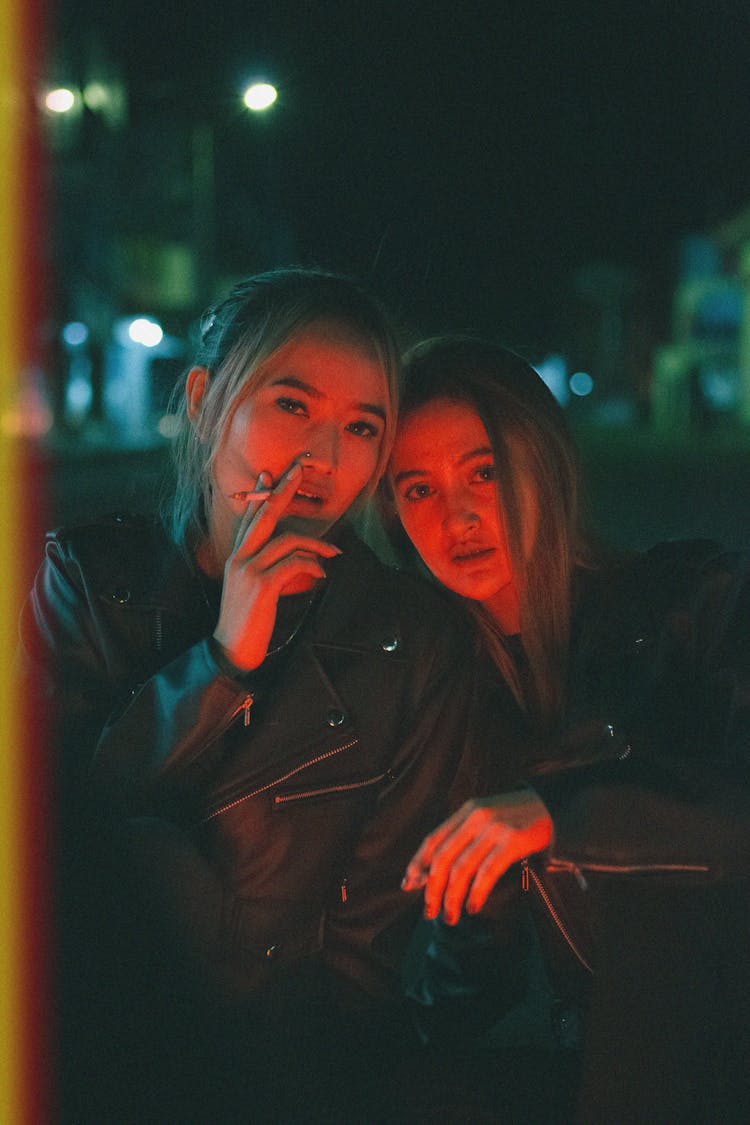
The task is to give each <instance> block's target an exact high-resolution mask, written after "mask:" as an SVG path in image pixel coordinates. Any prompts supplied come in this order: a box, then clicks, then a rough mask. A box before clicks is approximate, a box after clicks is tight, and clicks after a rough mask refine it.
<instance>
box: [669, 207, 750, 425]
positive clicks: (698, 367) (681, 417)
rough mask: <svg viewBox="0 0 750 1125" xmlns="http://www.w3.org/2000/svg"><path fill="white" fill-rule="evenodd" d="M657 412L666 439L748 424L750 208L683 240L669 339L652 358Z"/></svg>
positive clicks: (749, 385)
mask: <svg viewBox="0 0 750 1125" xmlns="http://www.w3.org/2000/svg"><path fill="white" fill-rule="evenodd" d="M652 409H653V420H654V425H655V427H656V429H657V430H659V431H660V432H662V433H665V434H668V433H673V434H685V433H687V432H688V431H689V430H690V429H691V428H701V427H707V426H712V425H715V424H716V423H717V422H720V421H721V420H723V419H726V420H730V421H731V422H732V423H737V424H739V425H740V426H743V427H750V207H749V208H747V209H746V210H744V211H742V212H741V213H740V214H739V215H737V216H735V217H734V218H733V219H732V220H730V221H728V222H727V223H725V224H723V225H722V226H720V227H718V228H716V229H715V230H713V231H711V232H708V233H702V234H693V235H689V236H686V237H685V238H684V239H683V240H682V243H681V246H680V270H679V275H678V278H677V282H676V285H675V288H674V293H673V298H672V315H671V337H670V339H669V341H668V342H667V343H665V344H663V345H661V346H660V347H659V348H657V349H656V351H655V353H654V362H653V386H652Z"/></svg>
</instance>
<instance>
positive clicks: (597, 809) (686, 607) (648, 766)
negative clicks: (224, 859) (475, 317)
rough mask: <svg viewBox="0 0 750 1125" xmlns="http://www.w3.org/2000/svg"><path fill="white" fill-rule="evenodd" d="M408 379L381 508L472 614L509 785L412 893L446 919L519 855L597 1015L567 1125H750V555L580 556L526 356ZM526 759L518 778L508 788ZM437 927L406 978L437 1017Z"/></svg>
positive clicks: (545, 400) (472, 356) (563, 445)
mask: <svg viewBox="0 0 750 1125" xmlns="http://www.w3.org/2000/svg"><path fill="white" fill-rule="evenodd" d="M406 366H407V370H406V386H405V391H404V395H403V399H402V410H401V416H400V422H399V431H398V434H397V438H396V443H395V447H394V451H393V455H392V458H391V463H390V468H389V474H388V478H387V487H386V490H385V492H386V497H385V503H386V505H387V506H388V505H390V507H391V509H392V513H393V514H394V515H397V517H398V520H399V521H400V526H401V529H402V531H405V532H406V536H407V537H408V540H410V541H411V544H412V545H413V547H414V548H416V551H417V552H418V554H419V556H420V557H421V560H422V562H423V563H424V565H425V566H426V567H427V569H428V570H429V571H430V572H431V573H432V575H433V576H434V577H435V578H436V579H437V580H438V582H439V583H441V584H442V585H444V586H445V587H447V588H448V590H450V591H452V592H453V594H455V595H457V598H458V600H459V601H460V602H461V603H462V604H463V605H464V607H465V608H466V609H468V610H469V611H470V613H471V615H472V616H473V618H474V621H475V624H476V627H477V629H478V630H479V632H480V634H481V636H482V637H483V639H484V641H485V648H486V650H487V651H488V652H489V653H490V655H491V656H492V658H493V660H494V663H495V666H496V669H497V673H498V674H497V677H496V687H497V690H498V691H499V692H500V693H501V696H502V693H503V691H504V693H505V698H504V699H502V698H501V700H500V709H499V712H498V716H499V717H498V719H497V720H494V722H495V735H496V747H495V763H496V768H497V771H498V774H497V779H496V784H495V786H494V788H493V787H492V785H490V786H489V787H487V788H485V789H484V791H483V792H480V793H477V794H476V795H475V797H474V799H472V800H471V801H469V802H467V803H466V804H465V805H464V806H462V807H461V808H460V809H459V810H458V811H457V812H456V813H454V814H453V815H452V816H451V817H450V818H449V819H447V820H446V821H445V822H444V823H442V824H441V825H440V826H438V827H436V829H435V830H434V831H433V832H432V833H430V834H429V835H428V836H427V837H426V839H425V840H424V842H423V844H422V845H421V847H420V848H419V849H418V850H417V852H416V853H415V855H414V857H413V858H412V860H411V862H410V864H409V866H408V869H407V873H406V878H405V881H404V886H405V889H406V890H407V891H417V890H421V889H422V888H423V889H424V902H425V913H426V915H427V917H428V918H433V919H437V918H438V916H439V922H438V923H436V925H437V926H438V927H439V925H444V924H445V923H448V925H452V924H456V923H457V922H459V920H461V919H464V920H465V919H466V916H467V914H468V915H471V914H475V913H477V912H481V911H482V910H483V909H484V908H485V907H486V904H487V901H488V897H489V896H490V895H491V892H493V889H494V888H496V887H501V886H502V885H503V884H504V883H505V882H507V878H508V877H513V870H514V866H513V865H517V864H518V862H519V861H522V865H521V867H520V869H518V868H517V869H516V871H517V878H518V879H519V880H521V879H522V880H523V882H524V885H526V886H527V887H529V889H530V891H531V894H530V898H531V899H532V909H533V908H534V906H535V905H538V906H540V907H541V911H540V916H539V918H538V921H539V926H540V938H541V940H542V944H543V947H544V948H545V949H546V950H547V951H548V954H549V959H550V960H549V964H550V966H551V968H552V969H553V977H554V978H555V979H553V982H552V983H553V987H555V988H557V989H558V990H559V992H560V998H561V1000H562V1001H563V1008H562V1009H561V1011H560V1015H561V1016H562V1021H561V1023H562V1027H561V1030H565V1029H566V1028H567V1032H568V1035H569V1032H570V1028H571V1021H573V1020H576V1021H577V1020H578V1018H579V1017H580V1016H581V1015H584V1018H585V1024H586V1031H585V1035H584V1040H585V1051H584V1058H583V1084H582V1092H581V1099H580V1103H579V1106H578V1115H579V1116H578V1118H577V1120H581V1121H584V1122H588V1121H591V1122H594V1121H618V1123H619V1122H624V1121H631V1120H632V1121H644V1120H650V1121H657V1120H658V1121H691V1122H704V1121H705V1122H708V1121H713V1120H722V1121H741V1120H744V1119H746V1116H747V1111H748V1104H749V1103H748V1073H749V1071H748V1067H747V1059H748V1057H750V1053H749V1051H748V1046H749V1034H750V1033H749V1030H748V1029H749V1028H750V1019H749V1018H748V1017H749V1016H750V985H749V975H748V963H749V961H750V958H748V953H750V919H749V917H748V905H749V903H750V896H749V895H748V879H747V873H748V870H750V868H749V867H748V863H749V861H750V578H749V568H748V561H747V559H746V558H740V557H738V556H736V555H732V554H730V553H727V552H724V551H722V550H721V549H720V548H719V547H718V546H717V545H715V544H712V543H709V542H704V541H701V542H692V543H669V544H661V545H660V546H658V547H656V548H655V549H654V550H652V551H651V552H648V553H646V554H636V553H625V552H619V553H614V552H612V551H609V550H605V549H603V548H602V547H601V546H599V545H597V544H596V543H595V542H594V541H593V540H592V539H591V538H590V537H587V536H586V535H585V534H584V531H583V527H582V521H581V518H580V481H579V472H578V466H577V457H576V450H575V447H574V445H573V442H572V441H571V438H570V435H569V433H568V429H567V426H566V423H565V418H564V416H563V413H562V411H561V410H560V408H559V406H558V405H557V403H556V401H555V400H554V398H553V396H552V394H551V393H550V392H549V391H548V390H547V388H546V386H545V385H544V383H543V381H542V380H541V378H540V377H539V376H538V375H537V373H536V372H535V371H534V370H533V369H532V368H531V367H530V366H529V365H527V364H526V363H525V362H523V361H522V360H521V359H520V358H519V357H518V356H516V355H514V354H512V353H510V352H508V351H506V350H504V349H502V348H500V347H497V346H495V345H492V344H489V343H484V342H481V341H476V340H469V339H457V338H452V339H451V338H448V339H437V340H433V341H431V342H427V343H425V344H423V345H421V346H419V347H418V348H417V349H415V351H414V352H413V353H412V355H411V357H410V358H409V360H408V362H407V365H406ZM397 530H398V529H397ZM402 539H403V536H402ZM402 545H403V544H402ZM514 715H515V719H514V718H513V716H514ZM487 722H489V723H492V722H493V720H492V719H491V718H490V711H489V710H488V711H487ZM509 735H510V737H509ZM519 746H521V747H522V748H523V754H524V759H525V760H524V761H523V763H522V766H521V771H522V775H523V776H524V777H525V778H526V780H527V782H528V784H525V785H522V786H513V787H511V788H510V791H507V786H505V785H504V779H503V777H504V775H505V776H507V770H508V761H509V760H512V759H513V754H514V752H515V753H516V754H517V753H518V747H519ZM504 790H506V791H504ZM539 853H541V854H539ZM535 855H537V859H536V861H535V862H532V863H531V864H529V862H528V860H529V857H530V856H531V857H533V856H535ZM509 871H510V873H511V874H510V876H508V875H506V873H508V872H509ZM436 932H437V937H436V939H435V945H436V947H437V950H438V956H437V958H436V957H435V956H434V949H433V950H432V962H431V960H430V957H426V958H425V968H424V974H425V978H426V979H425V980H422V981H420V980H419V979H417V980H412V982H411V985H412V991H413V992H414V994H415V995H417V996H420V995H421V996H425V997H426V998H427V999H428V1000H430V1001H431V1002H434V999H435V995H436V994H437V993H438V992H439V980H438V981H437V983H436V982H435V981H431V980H430V979H429V976H430V973H431V972H432V973H433V974H434V971H435V964H434V962H435V961H437V968H438V971H439V968H440V965H439V952H440V945H441V938H440V932H439V929H438V930H437V931H436ZM558 939H559V940H558ZM442 941H443V944H444V945H445V944H446V943H445V936H444V935H443V938H442ZM429 950H430V947H429V946H428V952H429ZM563 950H566V952H567V956H564V955H563ZM448 956H450V946H449V943H448ZM498 956H501V953H500V951H499V952H498ZM450 973H455V961H454V962H453V963H452V965H451V966H450V968H449V970H448V974H449V975H450ZM417 977H418V973H417ZM588 978H591V979H588ZM479 988H480V990H481V981H480V982H479ZM449 991H452V992H453V993H454V994H455V992H456V987H455V982H452V983H451V988H450V989H449ZM589 997H590V1001H589ZM586 1008H588V1011H585V1012H584V1011H582V1009H584V1010H585V1009H586ZM558 1111H559V1107H558Z"/></svg>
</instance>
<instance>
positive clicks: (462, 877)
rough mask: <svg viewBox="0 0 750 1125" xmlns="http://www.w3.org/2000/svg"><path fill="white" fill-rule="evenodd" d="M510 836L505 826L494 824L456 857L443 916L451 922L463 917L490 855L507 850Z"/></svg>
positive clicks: (444, 901) (453, 923)
mask: <svg viewBox="0 0 750 1125" xmlns="http://www.w3.org/2000/svg"><path fill="white" fill-rule="evenodd" d="M508 836H509V832H508V830H507V829H505V828H503V826H502V825H496V826H493V831H491V832H486V833H484V834H483V835H481V836H479V837H477V838H476V839H475V840H474V841H472V843H471V844H470V845H468V846H467V847H466V848H464V849H463V851H462V852H461V853H460V854H459V855H458V856H457V857H456V858H455V859H454V861H453V863H452V865H451V869H450V874H449V876H448V882H447V884H446V887H445V891H444V893H443V901H442V912H443V918H444V919H445V921H446V922H447V923H448V924H449V925H455V923H456V922H457V921H458V920H459V918H460V917H461V914H462V912H463V910H464V907H465V905H466V902H467V897H468V895H469V892H470V891H471V890H472V889H473V886H474V881H475V879H476V876H477V874H478V872H479V871H480V870H481V869H482V866H483V864H484V862H485V861H486V858H487V856H488V855H490V854H492V853H498V854H499V855H503V854H505V853H507V842H508Z"/></svg>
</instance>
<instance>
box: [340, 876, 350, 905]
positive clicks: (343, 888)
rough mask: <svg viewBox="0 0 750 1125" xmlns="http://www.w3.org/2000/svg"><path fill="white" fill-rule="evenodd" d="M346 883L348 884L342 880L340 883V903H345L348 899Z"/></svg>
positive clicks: (346, 880) (345, 880)
mask: <svg viewBox="0 0 750 1125" xmlns="http://www.w3.org/2000/svg"><path fill="white" fill-rule="evenodd" d="M348 882H349V880H348V879H343V880H342V882H341V901H342V902H346V900H347V898H348V895H347V890H346V887H347V883H348Z"/></svg>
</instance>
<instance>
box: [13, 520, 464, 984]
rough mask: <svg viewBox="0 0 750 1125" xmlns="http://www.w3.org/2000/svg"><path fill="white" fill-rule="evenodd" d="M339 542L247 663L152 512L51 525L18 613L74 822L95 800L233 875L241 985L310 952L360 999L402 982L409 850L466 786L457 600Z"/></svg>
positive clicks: (235, 973)
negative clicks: (163, 829)
mask: <svg viewBox="0 0 750 1125" xmlns="http://www.w3.org/2000/svg"><path fill="white" fill-rule="evenodd" d="M337 542H338V543H339V545H340V546H341V547H342V549H343V554H342V555H341V557H340V558H337V559H335V560H333V561H332V562H331V563H330V564H328V563H327V564H326V566H327V570H328V578H327V580H326V582H325V583H324V584H321V585H322V589H319V590H318V591H316V593H315V595H314V597H313V599H312V600H311V601H310V604H303V605H302V606H301V607H299V609H298V612H297V614H296V617H294V619H293V623H292V625H291V627H290V625H289V623H288V622H286V623H285V624H283V628H282V629H281V635H280V636H279V635H276V634H275V635H274V638H272V642H271V645H270V649H269V652H272V651H273V650H274V649H275V648H276V649H278V651H277V652H276V654H275V655H270V656H269V657H268V658H267V659H266V661H265V662H264V664H263V666H262V667H261V668H260V669H259V670H257V672H256V673H252V674H250V675H248V676H243V675H241V674H237V673H236V672H234V670H233V669H232V668H231V666H229V667H228V666H227V664H226V662H224V661H223V660H222V658H221V654H220V652H217V648H216V646H215V645H214V644H213V643H212V641H211V640H210V639H209V638H210V635H211V633H212V631H213V628H214V625H215V616H214V610H213V609H212V606H211V599H210V597H207V596H206V589H205V584H204V583H202V581H201V578H200V576H199V575H198V574H197V572H196V570H195V569H194V568H193V566H192V565H191V564H190V562H189V561H188V560H187V559H186V558H185V557H184V556H183V555H182V554H181V553H180V552H179V551H178V550H177V549H176V547H175V546H174V545H173V544H172V543H171V542H170V541H169V540H168V539H167V537H166V535H165V533H164V531H163V530H162V529H161V528H160V526H158V525H157V524H155V523H152V522H150V521H148V520H145V519H142V518H140V517H129V516H119V515H118V516H114V517H111V518H109V519H106V520H101V521H98V522H96V523H93V524H90V525H86V526H79V527H76V528H71V529H68V530H64V531H61V532H57V533H52V534H50V535H49V536H48V539H47V544H46V557H45V560H44V562H43V565H42V567H41V569H40V571H39V573H38V576H37V580H36V583H35V586H34V589H33V592H32V594H31V597H30V599H29V601H28V603H27V605H26V607H25V609H24V613H23V616H22V621H21V646H22V654H23V657H24V661H25V665H26V668H27V671H28V672H29V674H30V678H31V681H32V683H33V685H34V689H35V691H36V692H37V693H39V692H40V691H41V692H42V693H43V694H47V696H48V697H49V700H50V702H51V705H52V706H53V708H54V728H53V735H52V742H53V745H54V746H55V749H56V750H57V753H58V772H59V774H60V783H59V784H60V791H61V793H62V797H61V800H62V801H63V803H64V804H66V803H67V812H66V811H64V812H63V818H65V817H66V816H67V818H68V819H69V820H70V819H71V818H72V819H75V817H76V816H77V815H78V814H79V812H80V810H81V808H82V807H84V806H85V810H86V811H85V814H83V815H86V816H91V815H92V810H95V811H94V814H93V815H94V816H95V818H96V819H97V820H98V821H99V822H100V823H101V822H104V823H108V824H109V823H113V822H117V821H121V820H127V819H128V818H137V817H155V818H160V819H166V820H167V821H169V822H170V823H172V824H175V825H178V826H179V827H180V829H181V830H182V831H184V832H185V833H186V834H187V836H188V837H189V839H190V840H191V842H192V843H193V844H194V845H195V846H196V847H197V848H198V849H199V851H200V853H201V854H202V856H203V857H205V858H206V859H207V861H208V863H209V865H210V866H211V867H212V868H213V869H214V870H215V871H216V872H217V873H219V874H220V878H221V880H222V882H223V885H224V886H225V887H226V902H225V905H224V908H223V921H222V937H221V940H222V942H223V943H224V945H225V950H224V955H225V956H226V958H227V959H228V960H229V961H231V962H232V980H233V982H234V983H233V986H232V987H233V988H235V989H236V991H237V993H238V994H239V995H243V994H250V993H252V992H253V991H254V990H255V989H257V988H258V987H260V986H262V985H265V984H267V983H269V982H271V981H273V980H274V978H275V976H276V975H277V974H279V973H281V974H282V975H283V973H284V970H285V967H286V968H288V966H289V965H297V966H298V965H299V964H300V962H301V961H308V962H309V961H313V962H315V963H316V964H317V965H318V966H320V965H321V964H322V965H323V966H324V973H328V971H329V970H330V971H331V973H332V975H333V978H334V979H336V980H343V981H345V982H349V983H350V984H353V985H354V986H355V993H356V992H357V991H358V990H363V991H364V992H365V993H367V994H369V995H370V996H374V997H376V998H380V997H385V996H387V995H389V994H390V993H392V992H394V991H396V988H397V986H396V977H397V971H398V964H399V961H400V958H401V955H402V950H403V945H404V941H405V940H406V936H407V934H408V931H409V929H410V926H411V922H412V921H413V909H416V908H417V906H418V903H417V900H416V898H415V897H414V896H411V897H410V896H407V895H405V894H404V892H403V891H401V890H400V880H401V877H402V875H403V871H404V869H405V866H406V863H407V861H408V859H409V858H410V856H411V855H412V854H413V852H414V850H415V849H416V847H417V846H418V845H419V843H420V842H421V840H422V838H423V837H424V836H425V835H426V834H427V833H428V832H429V831H430V830H431V829H433V828H434V826H435V825H436V824H438V823H439V822H440V821H441V819H443V817H444V816H445V815H446V814H447V813H448V812H449V811H450V809H451V807H453V806H454V805H455V804H456V803H457V802H459V801H460V800H462V799H464V798H465V797H466V796H468V795H470V793H471V791H472V788H473V785H474V784H475V775H476V763H477V761H478V755H479V754H480V736H479V733H478V732H477V731H476V730H475V729H474V724H473V723H471V722H470V721H469V711H470V706H471V698H472V691H473V686H474V679H475V664H474V661H475V656H474V646H473V642H472V641H471V639H470V636H469V634H468V632H467V630H466V629H465V627H464V625H463V620H462V617H461V615H460V614H458V613H456V612H455V611H454V610H453V609H452V607H451V606H450V604H449V603H448V602H447V600H446V599H445V598H444V597H443V596H442V594H441V593H440V592H439V591H436V590H433V589H431V588H430V587H429V586H428V585H427V584H425V583H423V582H421V581H419V580H415V579H412V578H411V577H408V576H406V575H404V574H401V573H398V572H395V571H391V570H388V569H386V568H385V567H383V566H382V565H381V564H380V563H379V562H378V561H377V560H376V558H375V556H374V555H373V554H372V553H371V552H370V551H369V550H368V549H367V548H366V547H365V546H364V545H363V544H362V543H361V542H360V541H359V540H358V539H357V537H356V536H355V535H354V534H353V533H352V532H350V531H340V533H339V535H338V537H337ZM302 600H303V603H306V599H302ZM278 631H279V630H277V632H278ZM92 763H93V768H92ZM82 793H84V794H86V797H85V799H84V800H83V801H82V802H81V800H80V795H81V794H82ZM71 810H73V811H71ZM73 831H75V825H73ZM329 975H330V974H329Z"/></svg>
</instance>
